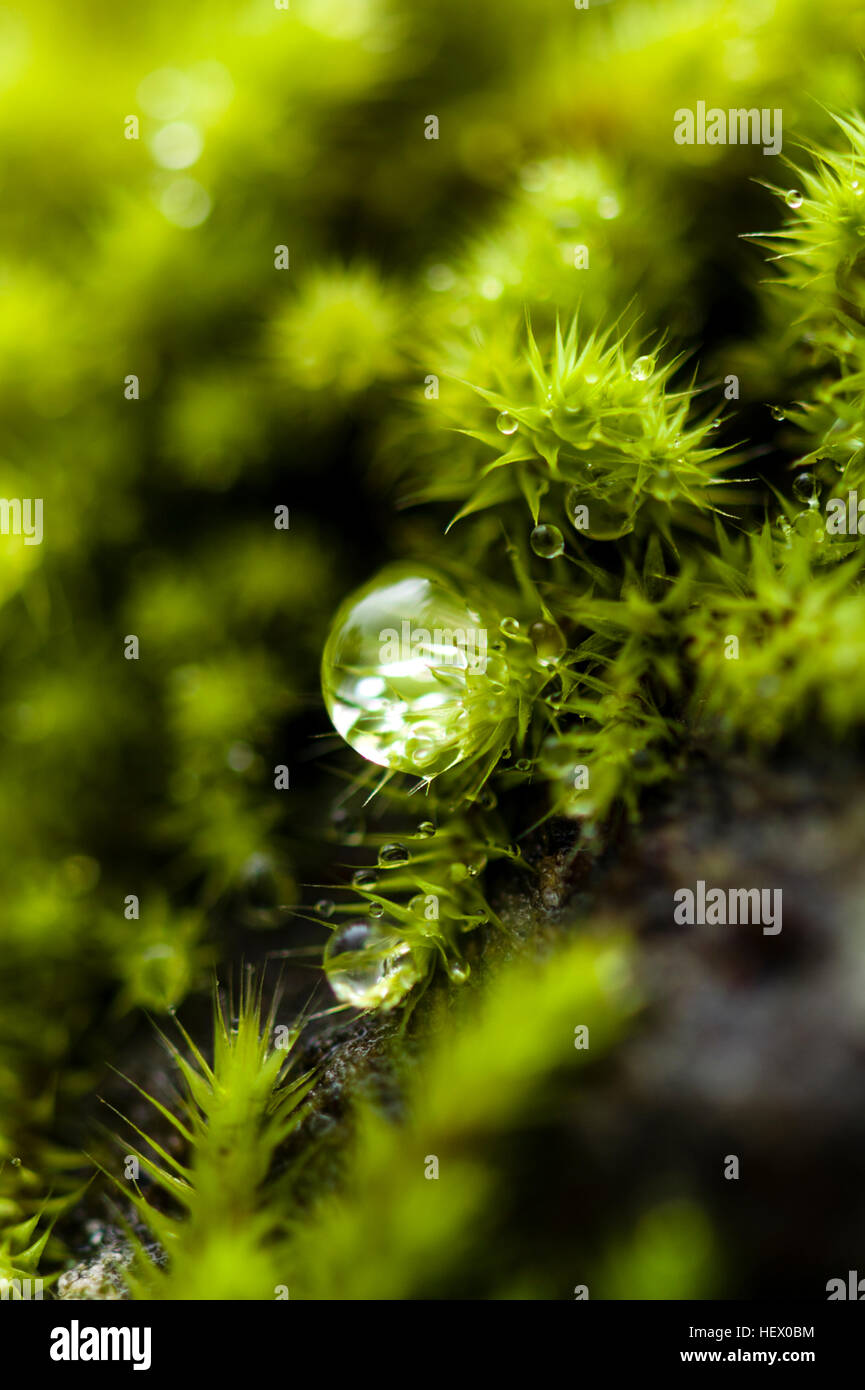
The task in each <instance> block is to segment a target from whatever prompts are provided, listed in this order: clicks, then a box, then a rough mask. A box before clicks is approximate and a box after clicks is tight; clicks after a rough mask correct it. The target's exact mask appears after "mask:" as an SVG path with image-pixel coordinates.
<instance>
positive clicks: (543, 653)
mask: <svg viewBox="0 0 865 1390" xmlns="http://www.w3.org/2000/svg"><path fill="white" fill-rule="evenodd" d="M529 638H530V639H531V643H532V646H533V647H534V649H535V655H536V656H537V658H538V661H539V662H540V664H541V666H554V665H555V663H556V662H557V661H558V660H559V659H560V657H562V656H564V654H565V652H566V651H567V643H566V642H565V639H564V637H563V635H562V633H561V631H560V630H559V628H557V627H556V625H555V623H548V622H546V621H545V619H543V618H538V620H537V622H534V623H532V625H531V627H530V628H529Z"/></svg>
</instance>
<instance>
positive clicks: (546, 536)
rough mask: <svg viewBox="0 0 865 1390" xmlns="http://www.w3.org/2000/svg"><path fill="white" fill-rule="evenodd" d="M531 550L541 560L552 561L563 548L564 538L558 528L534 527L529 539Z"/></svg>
mask: <svg viewBox="0 0 865 1390" xmlns="http://www.w3.org/2000/svg"><path fill="white" fill-rule="evenodd" d="M529 542H530V544H531V547H532V550H533V551H534V552H535V554H536V555H539V556H540V557H541V559H542V560H553V559H555V557H556V556H557V555H561V554H562V552H563V551H564V548H565V538H564V536H563V535H562V533H561V531H560V530H559V528H558V526H544V525H541V526H536V527H535V529H534V530H533V531H532V534H531V536H530V537H529Z"/></svg>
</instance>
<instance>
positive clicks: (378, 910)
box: [367, 903, 384, 917]
mask: <svg viewBox="0 0 865 1390" xmlns="http://www.w3.org/2000/svg"><path fill="white" fill-rule="evenodd" d="M367 912H368V913H369V915H370V917H383V916H384V907H383V906H382V904H381V903H370V905H369V907H368V908H367Z"/></svg>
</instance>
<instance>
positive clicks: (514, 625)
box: [499, 618, 520, 637]
mask: <svg viewBox="0 0 865 1390" xmlns="http://www.w3.org/2000/svg"><path fill="white" fill-rule="evenodd" d="M499 627H500V629H501V631H502V632H504V633H505V634H506V635H507V636H508V637H514V636H516V634H517V633H518V632H519V630H520V622H519V618H502V620H501V622H500V623H499Z"/></svg>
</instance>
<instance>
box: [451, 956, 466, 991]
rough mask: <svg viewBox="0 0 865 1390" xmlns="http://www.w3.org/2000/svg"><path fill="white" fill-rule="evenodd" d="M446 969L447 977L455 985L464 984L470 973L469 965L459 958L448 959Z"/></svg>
mask: <svg viewBox="0 0 865 1390" xmlns="http://www.w3.org/2000/svg"><path fill="white" fill-rule="evenodd" d="M447 971H448V978H449V979H450V980H452V981H453V983H454V984H455V985H464V984H465V982H466V980H467V979H468V977H469V975H470V973H471V970H470V967H469V966H468V965H467V964H466V963H465V961H461V960H449V961H448V965H447Z"/></svg>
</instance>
